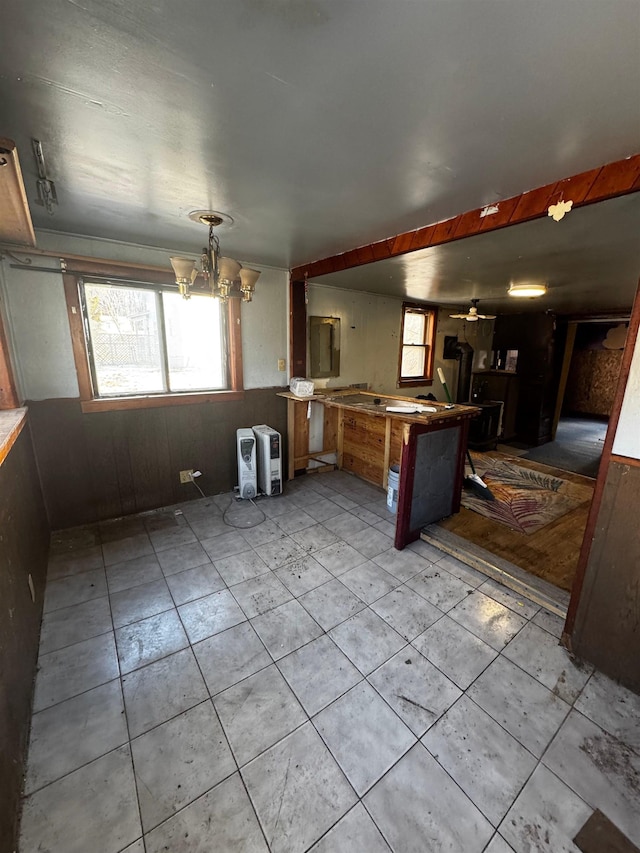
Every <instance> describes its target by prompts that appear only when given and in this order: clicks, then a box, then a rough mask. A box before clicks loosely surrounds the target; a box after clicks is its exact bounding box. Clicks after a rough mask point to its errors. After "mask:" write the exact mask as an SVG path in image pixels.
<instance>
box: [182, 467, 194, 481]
mask: <svg viewBox="0 0 640 853" xmlns="http://www.w3.org/2000/svg"><path fill="white" fill-rule="evenodd" d="M192 480H193V468H187V470H186V471H180V482H181V483H191V482H192Z"/></svg>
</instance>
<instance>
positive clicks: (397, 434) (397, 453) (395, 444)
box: [389, 421, 404, 466]
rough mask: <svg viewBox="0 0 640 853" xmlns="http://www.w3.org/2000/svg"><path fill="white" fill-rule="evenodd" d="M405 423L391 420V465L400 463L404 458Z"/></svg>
mask: <svg viewBox="0 0 640 853" xmlns="http://www.w3.org/2000/svg"><path fill="white" fill-rule="evenodd" d="M403 435H404V425H403V424H401V423H398V422H397V421H391V441H390V443H389V466H391V465H399V464H400V460H401V459H402V436H403Z"/></svg>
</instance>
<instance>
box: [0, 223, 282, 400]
mask: <svg viewBox="0 0 640 853" xmlns="http://www.w3.org/2000/svg"><path fill="white" fill-rule="evenodd" d="M37 240H38V247H39V248H40V249H45V250H50V251H55V252H60V254H61V255H62V254H64V253H65V252H66V253H69V254H78V255H86V256H87V257H95V258H105V259H108V260H119V261H130V262H132V263H148V264H150V265H158V266H166V267H167V269H170V264H169V260H168V259H169V255H170V254H171V251H170V250H162V249H153V248H149V247H146V246H136V245H133V244H127V243H116V242H114V241H112V240H99V239H96V238H87V237H74V236H66V235H62V234H55V233H53V232H38V234H37ZM31 257H32V260H33V265H34V266H40V267H44V266H46V267H48V268H52V269H59V267H60V265H59V262H58V261H57V260H55V259H52V258H43V257H39V256H37V255H32V256H31ZM13 263H14V262H13V261H11V259H10V258H5V259H4V260H3V261H2V290H3V294H2V295H3V297H4V298H3V302H4V309H5V314H6V320H7V326H8V330H9V335H10V337H11V341H12V346H13V350H14V355H15V361H14V366H15V369H16V374H17V382H18V385H19V389H20V393H21V396H22V397H23V398H24V399H26V400H44V399H49V398H53V397H77V396H78V394H79V391H78V382H77V377H76V369H75V363H74V360H73V351H72V348H71V335H70V331H69V323H68V320H67V308H66V303H65V298H64V289H63V283H62V276H61V275H60V274H59V273H55V274H50V275H49V274H46V273H38V272H30V271H29V270H28V268H25V269H19V270H18V269H11V267H10V264H13ZM255 266H256V267H257V268H258V269H261V270H262V275H261V276H260V279H259V280H258V283H257V285H256V295H255V297H254V300H253V302H251V303H249V304H246V305H244V304H243V306H242V332H243V340H242V358H243V367H244V386H245V388H263V387H269V386H273V385H279V386H284V385H286V384H287V373H286V372H280V371H278V359H282V358H284V359H286V358H287V353H288V345H287V330H288V323H287V316H288V315H287V297H288V272H287V271H286V270H279V269H274V268H269V267H261V266H260V265H259V264H257V265H255Z"/></svg>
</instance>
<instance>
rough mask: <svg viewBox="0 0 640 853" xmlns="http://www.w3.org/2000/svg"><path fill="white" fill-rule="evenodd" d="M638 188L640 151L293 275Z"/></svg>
mask: <svg viewBox="0 0 640 853" xmlns="http://www.w3.org/2000/svg"><path fill="white" fill-rule="evenodd" d="M638 191H640V154H635V155H634V156H632V157H628V158H627V159H625V160H617V161H616V162H615V163H608V164H607V165H605V166H600V167H599V168H597V169H590V170H589V171H588V172H582V173H580V174H579V175H573V176H572V177H570V178H564V179H563V180H561V181H555V182H554V183H552V184H547V185H546V186H544V187H538V188H536V189H533V190H529V191H528V192H524V193H520V195H517V196H513V198H508V199H502V200H500V201H496V202H495V207H496V208H497V210H496V212H495V213H491V214H487V215H483V211H485V210H486V208H478V209H477V210H470V211H467V212H466V213H461V214H459V215H458V216H454V217H453V218H451V219H447V220H445V221H444V222H438V223H433V224H432V225H427V226H426V227H424V228H418V229H417V230H416V231H406V232H405V233H404V234H398V235H397V236H396V237H390V238H388V239H386V240H378V241H377V242H376V243H370V244H369V245H367V246H360V247H358V248H357V249H351V250H350V251H348V252H344V253H342V254H339V255H332V256H331V257H328V258H322V259H321V260H318V261H313V262H311V263H308V264H301V265H300V266H297V267H294V268H293V269H292V270H291V278H292V279H293V280H303V279H304V277H305V275H307V276H308V278H309V279H314V278H317V277H318V276H322V275H327V274H328V273H332V272H339V271H340V270H345V269H351V268H353V267H358V266H362V265H364V264H369V263H372V262H374V261H379V260H383V259H384V258H393V257H397V256H398V255H404V254H406V253H407V252H414V251H416V250H418V249H428V248H429V247H431V246H439V245H442V244H443V243H451V242H453V241H454V240H461V239H463V238H464V237H471V236H473V235H474V234H480V233H484V232H488V231H496V230H498V229H499V228H505V227H506V226H507V225H517V224H519V223H521V222H527V221H529V220H531V219H540V218H541V217H543V216H547V211H548V208H549V205H551V204H555V203H556V202H558V201H560V200H561V199H564V200H565V201H568V200H569V199H571V200H572V201H573V206H574V207H583V206H584V205H587V204H593V203H595V202H598V201H604V200H605V199H609V198H615V197H617V196H621V195H626V194H627V193H632V192H638Z"/></svg>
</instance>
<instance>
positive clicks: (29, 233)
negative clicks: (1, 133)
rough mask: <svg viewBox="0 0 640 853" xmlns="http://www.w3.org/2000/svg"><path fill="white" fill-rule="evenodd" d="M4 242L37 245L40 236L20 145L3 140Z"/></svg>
mask: <svg viewBox="0 0 640 853" xmlns="http://www.w3.org/2000/svg"><path fill="white" fill-rule="evenodd" d="M0 210H1V211H2V217H1V218H0V239H1V240H6V241H7V242H8V243H16V244H18V245H20V246H35V244H36V235H35V234H34V233H33V224H32V222H31V214H30V212H29V203H28V201H27V194H26V192H25V189H24V183H23V181H22V172H21V171H20V162H19V160H18V152H17V150H16V144H15V142H14V141H13V140H12V139H3V138H0Z"/></svg>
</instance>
